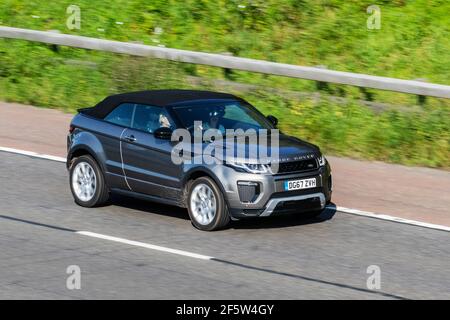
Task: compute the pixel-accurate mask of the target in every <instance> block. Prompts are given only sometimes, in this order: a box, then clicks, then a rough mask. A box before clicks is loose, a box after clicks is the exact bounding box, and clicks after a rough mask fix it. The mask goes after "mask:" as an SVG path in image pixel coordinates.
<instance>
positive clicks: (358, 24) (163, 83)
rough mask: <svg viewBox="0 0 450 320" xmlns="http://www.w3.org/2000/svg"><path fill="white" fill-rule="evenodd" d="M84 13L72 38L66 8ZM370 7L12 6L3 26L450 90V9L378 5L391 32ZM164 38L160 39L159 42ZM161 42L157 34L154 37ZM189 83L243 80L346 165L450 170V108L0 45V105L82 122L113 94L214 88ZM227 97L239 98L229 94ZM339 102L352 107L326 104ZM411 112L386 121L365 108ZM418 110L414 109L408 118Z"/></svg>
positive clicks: (438, 4) (201, 2)
mask: <svg viewBox="0 0 450 320" xmlns="http://www.w3.org/2000/svg"><path fill="white" fill-rule="evenodd" d="M72 4H75V5H78V6H79V7H80V8H81V29H80V30H68V28H67V27H66V19H67V17H68V14H67V13H66V8H67V7H68V6H69V5H72ZM371 4H372V3H371V2H368V1H343V0H329V1H325V0H319V1H317V0H315V1H314V0H240V1H238V0H215V1H210V0H185V1H175V0H165V1H164V0H152V1H145V0H130V1H119V0H96V1H87V0H68V1H60V0H54V1H51V2H44V1H19V0H2V2H1V3H0V24H1V25H7V26H14V27H23V28H30V29H37V30H59V31H61V32H63V33H71V34H77V35H85V36H92V37H99V38H107V39H116V40H120V41H138V42H141V43H145V44H149V45H164V46H167V47H172V48H180V49H188V50H196V51H205V52H215V53H224V52H229V53H232V54H234V55H238V56H241V57H248V58H255V59H264V60H270V61H277V62H284V63H291V64H297V65H309V66H314V65H325V66H327V67H328V68H329V69H334V70H342V71H351V72H360V73H366V74H374V75H381V76H387V77H396V78H404V79H417V78H421V79H426V80H427V81H429V82H435V83H442V84H449V83H450V55H449V52H450V40H449V39H450V23H449V17H448V12H450V2H449V1H444V0H442V1H425V0H416V1H407V0H395V1H378V2H377V4H378V5H379V6H380V8H381V29H380V30H368V29H367V27H366V20H367V18H368V16H369V15H368V14H367V13H366V9H367V6H369V5H371ZM158 30H159V32H158ZM155 31H156V32H155ZM188 76H197V77H201V78H204V79H226V78H228V79H233V80H235V81H237V82H242V83H247V84H257V85H258V86H260V87H261V88H264V87H267V88H271V89H275V90H274V91H273V90H270V91H268V90H264V89H259V90H252V91H250V92H249V91H240V90H237V89H234V90H231V89H230V90H231V91H235V93H237V94H239V95H242V96H244V98H246V99H247V100H249V101H250V102H252V103H253V104H254V105H255V106H257V107H258V108H259V109H260V110H261V111H262V112H264V113H265V114H268V113H271V114H274V115H276V116H277V117H278V118H279V119H280V124H281V128H282V129H283V131H286V132H288V133H291V134H294V135H296V136H299V137H301V138H305V139H308V140H310V141H312V142H314V143H316V144H318V145H320V146H321V148H322V149H323V150H325V151H326V152H328V153H331V154H335V155H344V156H350V157H356V158H365V159H375V160H382V161H389V162H396V163H403V164H409V165H424V166H431V167H443V168H449V167H450V103H449V101H448V100H446V99H431V98H428V99H427V101H426V103H425V105H424V106H421V107H417V106H413V105H416V104H417V97H416V96H414V95H406V94H397V93H391V92H384V91H378V90H371V89H366V90H361V89H359V88H355V87H351V86H341V85H333V84H328V85H326V86H323V87H321V90H320V91H321V97H322V98H320V97H319V98H317V97H315V96H314V95H312V94H311V95H309V96H308V95H305V96H303V97H293V96H288V95H285V94H283V93H282V92H281V91H280V92H279V93H277V89H280V90H281V89H282V90H293V91H300V92H303V93H304V92H310V93H313V92H316V91H317V84H316V83H315V82H314V81H306V80H300V79H289V78H283V77H275V76H269V75H260V74H255V73H249V72H242V71H233V72H232V73H231V74H225V73H224V71H223V70H221V69H220V68H212V67H207V66H194V65H189V64H181V63H176V62H168V61H162V60H154V59H144V58H136V57H127V56H122V55H114V54H108V53H102V52H94V51H88V50H81V49H73V48H65V47H53V46H49V45H44V44H36V43H30V42H26V41H17V40H5V39H0V99H3V100H9V101H18V102H22V103H28V104H34V105H39V106H47V107H55V108H60V109H64V110H67V111H73V110H75V109H76V108H79V107H82V106H90V105H93V104H95V103H96V102H97V101H99V100H100V99H102V98H103V97H104V96H106V95H109V94H111V93H116V92H123V91H130V90H143V89H153V88H194V87H195V88H199V87H201V88H206V89H208V88H210V89H215V90H217V89H219V90H220V89H221V88H220V87H219V88H218V87H217V86H216V87H215V86H213V85H206V87H205V85H202V86H199V85H198V84H195V83H192V81H190V79H189V77H188ZM230 90H228V91H230ZM328 95H333V96H338V97H344V98H345V101H344V102H340V103H335V102H333V100H330V99H327V98H323V97H324V96H328ZM368 98H370V99H371V100H373V101H376V102H386V103H389V104H391V105H394V106H395V105H398V106H400V105H401V106H406V110H405V108H396V107H391V108H388V109H387V110H383V111H376V110H374V109H372V108H369V107H367V106H365V105H363V104H362V103H361V102H360V101H359V99H368ZM409 106H410V108H409Z"/></svg>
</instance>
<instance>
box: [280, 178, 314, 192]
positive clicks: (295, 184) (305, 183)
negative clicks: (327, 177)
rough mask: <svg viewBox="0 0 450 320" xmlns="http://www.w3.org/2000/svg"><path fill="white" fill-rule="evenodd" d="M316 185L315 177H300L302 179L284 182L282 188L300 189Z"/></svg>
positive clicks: (288, 189)
mask: <svg viewBox="0 0 450 320" xmlns="http://www.w3.org/2000/svg"><path fill="white" fill-rule="evenodd" d="M315 187H316V178H311V179H302V180H290V181H285V182H284V190H285V191H291V190H300V189H309V188H315Z"/></svg>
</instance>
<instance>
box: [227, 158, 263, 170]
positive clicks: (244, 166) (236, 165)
mask: <svg viewBox="0 0 450 320" xmlns="http://www.w3.org/2000/svg"><path fill="white" fill-rule="evenodd" d="M226 165H228V166H230V167H232V168H233V169H235V170H237V171H241V172H249V173H268V172H271V171H270V166H269V165H268V164H259V163H240V162H230V161H227V163H226Z"/></svg>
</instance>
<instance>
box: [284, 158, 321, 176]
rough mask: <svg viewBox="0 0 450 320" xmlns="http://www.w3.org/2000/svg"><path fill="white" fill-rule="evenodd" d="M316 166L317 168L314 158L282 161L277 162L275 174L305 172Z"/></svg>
mask: <svg viewBox="0 0 450 320" xmlns="http://www.w3.org/2000/svg"><path fill="white" fill-rule="evenodd" d="M317 168H318V164H317V161H316V159H308V160H300V161H291V162H282V163H280V164H279V168H278V172H277V174H286V173H294V172H305V171H311V170H316V169H317Z"/></svg>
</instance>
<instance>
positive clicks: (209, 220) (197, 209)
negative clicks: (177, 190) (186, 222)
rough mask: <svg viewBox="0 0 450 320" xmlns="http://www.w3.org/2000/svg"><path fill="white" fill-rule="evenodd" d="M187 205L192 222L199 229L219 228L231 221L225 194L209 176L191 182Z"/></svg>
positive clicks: (211, 229) (210, 229)
mask: <svg viewBox="0 0 450 320" xmlns="http://www.w3.org/2000/svg"><path fill="white" fill-rule="evenodd" d="M187 207H188V212H189V217H190V218H191V221H192V224H193V225H194V226H195V227H196V228H197V229H200V230H204V231H213V230H219V229H222V228H224V227H225V226H226V225H228V223H229V222H230V216H229V214H228V208H227V206H226V203H225V199H224V197H223V194H222V192H221V190H220V189H219V188H218V187H217V185H216V183H215V182H214V181H213V180H212V179H211V178H209V177H201V178H198V179H196V180H194V181H193V182H192V183H191V184H190V186H189V193H188V199H187Z"/></svg>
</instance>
